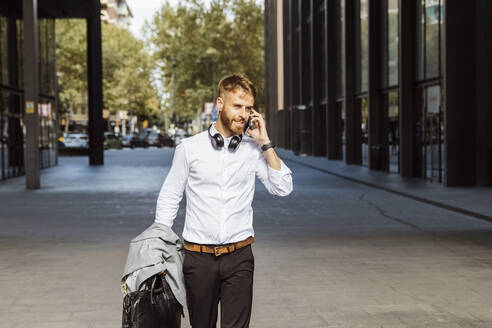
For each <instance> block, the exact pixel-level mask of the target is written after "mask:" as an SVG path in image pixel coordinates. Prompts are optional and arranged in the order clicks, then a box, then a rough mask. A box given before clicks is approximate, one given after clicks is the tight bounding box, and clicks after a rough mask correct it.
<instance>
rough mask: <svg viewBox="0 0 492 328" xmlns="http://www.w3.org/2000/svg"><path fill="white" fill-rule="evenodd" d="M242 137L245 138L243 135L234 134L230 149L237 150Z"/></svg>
mask: <svg viewBox="0 0 492 328" xmlns="http://www.w3.org/2000/svg"><path fill="white" fill-rule="evenodd" d="M242 139H243V138H242V136H233V137H232V139H231V142H230V143H229V147H228V148H229V150H230V151H236V149H237V148H238V147H239V144H240V143H241V140H242Z"/></svg>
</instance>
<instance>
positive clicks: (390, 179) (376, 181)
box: [279, 149, 492, 222]
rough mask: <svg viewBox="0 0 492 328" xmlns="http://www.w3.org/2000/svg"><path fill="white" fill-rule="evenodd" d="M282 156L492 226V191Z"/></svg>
mask: <svg viewBox="0 0 492 328" xmlns="http://www.w3.org/2000/svg"><path fill="white" fill-rule="evenodd" d="M279 154H280V156H282V158H285V159H286V160H288V161H290V162H292V163H299V164H303V165H306V166H308V167H311V168H314V169H317V170H320V171H322V172H326V173H329V174H332V175H335V176H338V177H341V178H343V179H347V180H350V181H354V182H358V183H362V184H365V185H368V186H371V187H375V188H378V189H381V190H386V191H390V192H392V193H396V194H399V195H402V196H405V197H409V198H412V199H415V200H419V201H422V202H425V203H427V204H431V205H436V206H439V207H442V208H445V209H449V210H452V211H456V212H459V213H462V214H466V215H469V216H472V217H476V218H480V219H484V220H487V221H491V222H492V201H491V200H492V188H485V187H444V186H443V184H440V183H436V182H434V183H433V182H430V181H427V180H425V179H421V178H402V177H401V176H399V175H398V174H387V173H384V172H381V171H372V170H369V169H368V168H367V167H363V166H360V165H347V164H345V163H344V162H343V161H333V160H327V159H326V158H324V157H314V156H296V155H294V152H293V151H291V150H285V149H281V150H280V151H279Z"/></svg>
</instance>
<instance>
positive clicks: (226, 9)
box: [147, 0, 264, 119]
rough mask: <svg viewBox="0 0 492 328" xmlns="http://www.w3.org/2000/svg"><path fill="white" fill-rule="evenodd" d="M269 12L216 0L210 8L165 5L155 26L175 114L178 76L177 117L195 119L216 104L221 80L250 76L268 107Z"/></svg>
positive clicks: (237, 0) (238, 0)
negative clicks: (265, 15)
mask: <svg viewBox="0 0 492 328" xmlns="http://www.w3.org/2000/svg"><path fill="white" fill-rule="evenodd" d="M263 27H264V25H263V8H262V7H261V5H260V4H258V3H257V2H255V1H251V0H230V1H226V0H211V1H210V2H209V4H208V5H207V6H205V5H203V4H201V3H200V2H199V1H197V0H184V1H181V2H179V4H178V5H177V6H176V7H172V6H171V5H170V4H169V2H166V3H164V4H163V6H162V7H161V9H160V10H159V11H158V12H157V13H156V14H155V16H154V18H153V21H152V22H151V23H150V24H149V26H148V30H147V36H148V39H149V41H150V42H151V43H152V46H153V49H154V59H155V61H156V63H157V66H158V67H159V70H160V73H161V77H162V85H163V87H164V89H165V93H166V94H167V95H168V98H167V101H166V104H165V107H166V108H167V110H169V111H171V112H172V111H173V110H174V108H173V104H174V99H172V95H173V89H174V88H173V79H172V77H173V73H174V75H175V84H176V98H177V102H176V105H177V108H176V110H177V112H178V113H179V116H180V117H181V118H185V119H191V118H193V117H194V116H195V115H196V111H197V109H201V108H203V103H204V102H209V101H214V100H215V99H214V96H217V90H216V85H217V83H218V80H219V79H220V78H221V77H222V76H224V75H227V74H231V73H236V72H240V73H244V74H246V75H247V76H248V77H249V78H250V79H251V80H252V81H253V83H254V84H255V85H256V86H257V88H258V96H257V99H256V106H257V107H259V108H262V107H263V106H264V96H263V85H264V51H263V43H264V30H263Z"/></svg>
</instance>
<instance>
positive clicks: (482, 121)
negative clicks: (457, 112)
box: [475, 0, 492, 186]
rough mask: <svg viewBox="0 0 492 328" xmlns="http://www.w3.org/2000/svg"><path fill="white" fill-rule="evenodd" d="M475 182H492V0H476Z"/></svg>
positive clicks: (483, 184)
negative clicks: (491, 96) (491, 18)
mask: <svg viewBox="0 0 492 328" xmlns="http://www.w3.org/2000/svg"><path fill="white" fill-rule="evenodd" d="M476 12H477V19H476V21H477V25H476V28H477V32H476V35H477V40H476V49H477V53H476V58H477V59H476V61H475V67H476V72H477V76H476V79H477V80H476V81H477V83H476V94H477V183H478V184H479V185H481V186H492V131H491V130H492V110H491V108H492V99H491V98H490V95H491V94H492V62H491V60H490V58H492V42H490V37H491V35H492V21H491V20H490V17H492V2H491V1H488V0H479V1H478V3H477V8H476Z"/></svg>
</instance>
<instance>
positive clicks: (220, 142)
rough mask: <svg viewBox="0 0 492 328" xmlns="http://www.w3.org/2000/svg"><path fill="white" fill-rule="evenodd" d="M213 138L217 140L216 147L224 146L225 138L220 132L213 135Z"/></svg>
mask: <svg viewBox="0 0 492 328" xmlns="http://www.w3.org/2000/svg"><path fill="white" fill-rule="evenodd" d="M212 140H214V141H215V148H222V147H224V138H222V136H221V135H220V133H216V134H215V135H214V136H213V137H212Z"/></svg>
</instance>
